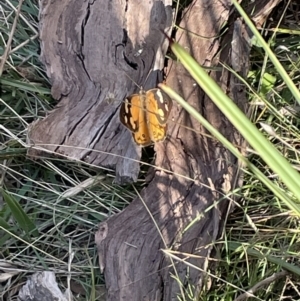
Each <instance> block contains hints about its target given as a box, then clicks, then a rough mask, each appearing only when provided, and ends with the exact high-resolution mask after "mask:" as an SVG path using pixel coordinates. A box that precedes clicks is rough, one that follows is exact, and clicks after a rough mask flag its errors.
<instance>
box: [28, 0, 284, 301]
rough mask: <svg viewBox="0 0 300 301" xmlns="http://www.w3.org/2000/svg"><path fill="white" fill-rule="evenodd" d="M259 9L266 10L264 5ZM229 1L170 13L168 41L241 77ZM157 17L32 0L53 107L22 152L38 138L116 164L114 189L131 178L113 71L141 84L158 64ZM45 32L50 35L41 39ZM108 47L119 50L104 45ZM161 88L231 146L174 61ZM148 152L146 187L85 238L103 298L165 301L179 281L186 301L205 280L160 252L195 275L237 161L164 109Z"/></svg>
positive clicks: (115, 5)
mask: <svg viewBox="0 0 300 301" xmlns="http://www.w3.org/2000/svg"><path fill="white" fill-rule="evenodd" d="M100 2H101V3H100ZM146 2H147V3H146ZM261 2H264V3H265V8H266V5H267V3H268V2H267V1H260V3H261ZM276 2H278V1H275V0H273V1H269V3H272V4H274V3H276ZM230 4H231V1H230V0H225V1H224V0H222V1H221V0H216V1H211V0H195V1H193V2H192V3H191V4H190V6H189V7H188V8H187V9H186V10H185V11H184V12H183V14H182V18H181V24H180V26H181V27H182V28H183V29H182V30H178V32H177V35H176V40H177V41H178V42H179V43H180V44H181V45H183V46H184V47H185V48H186V49H188V50H189V51H190V53H191V54H192V55H193V56H194V57H195V58H196V60H197V61H198V62H199V63H200V64H202V65H204V66H206V67H216V66H218V63H219V61H221V62H222V63H226V64H228V65H230V66H232V67H233V68H234V69H235V70H236V71H237V72H238V73H239V74H240V75H241V76H245V74H246V73H247V68H248V55H249V49H250V47H249V44H248V39H249V37H248V33H247V30H246V29H245V26H244V25H243V23H242V22H241V20H240V19H239V18H237V17H235V16H234V15H233V14H231V15H230V14H229V12H230V9H231V6H230ZM266 9H267V8H266ZM54 11H55V14H54V13H53V12H54ZM260 11H264V10H263V9H260ZM70 13H71V15H70ZM50 16H51V18H50ZM56 16H57V17H56ZM168 16H170V10H168V8H166V9H165V7H164V5H162V2H161V1H144V0H141V1H116V0H115V1H107V2H106V1H94V2H93V4H88V3H87V2H84V3H80V4H79V1H75V0H73V1H52V2H51V3H50V2H47V1H42V14H41V17H42V27H41V39H42V46H43V58H44V62H45V64H46V66H47V67H48V73H49V76H50V78H51V79H52V82H53V88H52V89H53V95H54V96H55V97H57V98H61V101H60V103H59V106H58V108H57V109H56V110H55V111H54V112H52V113H51V114H50V115H49V116H48V117H47V118H45V119H44V120H43V121H39V122H38V123H36V124H35V125H33V126H32V128H31V132H30V135H29V138H30V139H31V141H33V142H34V143H35V149H34V150H32V151H31V153H30V154H31V155H37V154H38V152H37V150H36V147H37V146H38V145H39V144H42V145H44V144H46V141H47V144H49V143H50V144H51V145H50V146H47V149H48V150H50V151H54V152H59V153H63V154H65V155H67V156H69V157H72V158H76V159H84V160H86V161H88V162H90V163H94V164H96V165H102V166H110V167H114V168H116V173H117V176H118V180H119V181H130V180H134V179H135V178H136V176H137V172H138V165H137V164H136V163H135V162H134V161H131V160H128V159H126V160H123V159H122V157H120V156H125V157H128V158H131V159H134V160H136V159H139V156H140V151H139V149H138V148H137V147H136V146H134V145H133V142H132V140H131V137H130V135H131V134H130V133H129V132H128V131H127V130H126V129H123V127H121V125H120V124H119V121H118V107H119V105H120V102H121V101H122V99H123V98H124V97H125V96H126V95H128V94H130V93H131V92H133V91H135V90H136V89H137V88H136V87H135V86H134V84H133V83H132V81H131V80H129V79H128V78H127V77H126V75H125V74H124V73H125V72H126V73H127V74H129V75H130V76H131V77H132V78H134V79H135V80H137V82H138V83H139V84H143V82H144V79H145V78H146V77H147V74H148V70H149V69H150V68H151V67H152V66H153V65H154V66H162V65H161V63H162V57H161V53H162V51H158V49H159V46H160V45H161V44H162V40H163V37H162V35H161V33H160V31H159V29H164V28H166V27H168V25H169V24H170V23H169V21H170V20H171V19H170V18H169V17H168ZM229 16H230V17H229ZM145 20H146V25H145ZM226 21H228V22H229V30H228V31H227V34H226V35H224V36H223V37H222V38H221V37H220V28H221V27H222V25H223V24H224V23H225V22H226ZM260 21H261V19H260ZM50 26H52V27H53V28H55V30H54V31H53V29H52V32H53V33H54V34H53V33H52V35H51V34H50V32H49V31H48V29H47V28H48V27H50ZM125 32H126V33H128V36H127V42H126V43H125V41H124V38H125V36H126V35H125V34H124V33H125ZM122 40H123V41H122ZM53 41H54V42H53ZM120 43H121V44H122V43H123V46H122V45H120V46H118V47H116V46H117V45H118V44H120ZM97 45H98V46H97ZM220 49H222V51H221V52H220ZM139 50H143V51H142V52H140V51H139ZM155 54H158V55H157V56H156V59H154V56H155ZM50 67H51V68H50ZM219 67H220V65H219ZM220 69H222V68H220ZM211 70H213V69H211ZM209 74H210V76H211V77H213V78H214V79H215V80H216V81H217V82H218V83H219V84H220V85H221V86H222V88H223V89H224V91H226V92H228V94H229V95H230V96H231V97H232V98H233V100H234V101H235V102H236V103H237V104H238V105H239V107H240V108H241V109H242V110H244V111H245V109H246V98H245V90H244V87H243V86H242V85H241V83H240V82H238V81H237V80H236V79H235V78H234V77H233V76H232V75H231V74H230V73H229V72H228V71H227V70H222V71H218V72H217V71H210V72H209ZM156 76H157V73H153V74H152V75H151V76H150V80H149V81H147V85H146V88H149V87H151V86H153V84H154V82H155V80H156ZM167 83H168V84H169V85H170V86H171V87H172V88H173V89H174V90H176V91H177V92H178V93H179V94H181V95H182V96H183V97H184V98H185V99H186V100H187V101H188V102H189V103H190V104H191V105H193V106H194V107H195V108H196V109H197V110H198V111H199V112H200V113H201V114H202V115H203V116H204V117H205V118H206V119H207V120H209V121H210V123H211V124H213V125H214V126H215V127H216V128H217V129H218V130H219V131H220V132H221V133H223V135H225V136H226V137H227V138H228V139H229V140H230V141H231V142H232V143H234V144H235V145H237V146H241V145H242V144H243V140H242V138H241V137H240V135H239V134H238V133H237V131H236V130H235V129H234V128H233V127H232V125H231V124H230V123H229V122H228V120H227V119H226V118H225V117H224V116H223V115H222V114H221V112H220V111H219V110H218V108H216V106H215V105H214V104H213V103H212V102H211V101H210V99H209V98H208V97H207V96H206V95H205V94H204V93H203V91H202V90H201V89H200V88H199V86H198V85H196V84H195V82H194V80H193V79H192V78H191V77H190V76H189V74H188V73H187V72H186V71H185V70H184V68H183V67H182V66H181V65H180V63H175V62H174V63H173V64H172V66H171V67H170V70H169V72H168V78H167ZM112 95H114V96H112ZM108 100H109V101H108ZM113 100H115V101H113ZM58 131H60V132H59V133H58ZM44 135H45V136H44ZM47 139H48V140H47ZM44 146H45V145H44ZM70 146H77V147H76V148H75V147H73V148H72V149H71V148H70ZM78 146H80V147H78ZM91 149H92V150H93V151H91ZM155 150H156V152H157V156H156V161H155V166H157V168H156V169H154V168H153V169H152V170H151V172H150V176H149V184H148V187H147V188H145V189H143V190H142V192H141V196H140V198H137V199H136V200H134V201H133V202H132V203H131V204H130V205H129V206H128V207H127V208H126V209H125V210H124V211H123V212H122V213H120V214H118V215H116V216H113V217H111V218H110V219H108V220H107V221H106V222H105V223H102V224H101V225H99V231H98V232H97V233H96V242H97V246H98V253H99V261H100V267H101V269H102V270H104V274H105V280H106V286H107V290H108V292H107V300H111V301H115V300H133V301H134V300H136V301H140V300H151V301H152V300H157V301H158V300H164V301H168V300H177V295H178V294H180V293H181V292H180V291H181V289H184V288H185V287H186V286H187V285H189V284H194V285H195V287H196V288H197V289H196V292H195V294H197V292H198V291H199V290H200V289H201V287H202V283H203V277H204V275H205V273H201V272H200V271H199V270H196V269H192V268H189V267H188V266H187V264H185V263H182V262H181V261H179V260H173V261H171V260H170V256H166V255H165V254H164V252H163V251H162V250H166V249H172V250H175V251H179V252H183V253H185V254H188V253H191V254H195V255H198V257H191V258H189V257H187V256H184V255H178V254H177V256H179V257H181V258H182V259H185V261H187V262H189V263H190V264H194V265H196V266H198V267H199V268H200V269H202V270H204V271H205V269H206V267H207V263H208V257H209V255H210V253H211V251H212V242H213V241H214V240H215V239H216V238H217V237H218V233H219V230H220V228H221V226H222V217H223V216H224V213H225V212H226V211H227V210H228V200H227V199H226V198H224V194H226V193H227V192H228V191H230V190H232V189H234V188H235V187H236V185H237V184H238V181H236V179H238V175H237V173H238V162H237V160H236V159H235V158H234V157H233V156H232V155H231V154H230V153H229V152H228V151H227V150H226V149H225V148H224V147H223V146H222V145H221V144H220V143H219V142H217V141H216V140H215V139H213V138H211V137H210V136H209V135H208V133H207V132H206V130H205V129H204V128H203V127H202V126H201V125H199V124H198V122H196V121H195V120H194V119H193V118H192V117H190V116H189V115H188V114H187V113H186V112H185V111H183V110H182V109H181V108H180V107H179V106H178V105H176V104H175V103H174V105H173V109H172V116H171V118H170V122H169V137H168V138H167V139H166V141H165V142H164V143H159V144H157V145H156V146H155ZM96 151H97V152H96ZM103 151H104V152H106V153H103ZM107 152H108V153H109V154H108V153H107ZM164 170H167V171H168V172H165V171H164ZM141 199H142V200H143V202H142V201H141ZM145 207H147V210H146V208H145ZM195 220H197V222H195ZM158 230H159V231H158ZM159 232H160V233H159ZM183 253H182V254H183ZM171 275H175V277H178V278H179V279H177V280H176V279H175V278H174V277H171ZM179 283H181V284H182V287H179Z"/></svg>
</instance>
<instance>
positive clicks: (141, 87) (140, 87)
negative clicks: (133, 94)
mask: <svg viewBox="0 0 300 301" xmlns="http://www.w3.org/2000/svg"><path fill="white" fill-rule="evenodd" d="M152 70H153V68H151V69H150V70H149V72H148V74H147V77H146V79H145V81H144V85H145V83H146V82H147V80H148V78H149V76H150V74H151V72H152ZM125 75H126V76H127V77H128V78H129V79H130V80H131V81H132V82H133V83H134V84H135V85H136V86H137V87H138V88H139V89H140V90H142V89H143V86H139V85H138V84H137V82H136V81H135V80H134V79H133V78H131V77H130V76H129V75H128V74H127V73H125Z"/></svg>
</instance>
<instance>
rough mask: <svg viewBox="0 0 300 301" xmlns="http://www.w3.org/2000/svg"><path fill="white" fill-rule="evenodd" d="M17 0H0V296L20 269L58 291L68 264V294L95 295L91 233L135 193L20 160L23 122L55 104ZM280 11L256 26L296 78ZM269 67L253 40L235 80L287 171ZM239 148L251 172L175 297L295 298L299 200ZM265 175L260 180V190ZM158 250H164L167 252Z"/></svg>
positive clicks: (286, 135)
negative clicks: (197, 286)
mask: <svg viewBox="0 0 300 301" xmlns="http://www.w3.org/2000/svg"><path fill="white" fill-rule="evenodd" d="M17 3H18V2H17V1H8V0H5V1H2V2H1V5H0V6H1V10H0V26H1V30H0V53H1V55H2V54H3V53H4V51H5V49H6V45H7V43H8V41H9V37H11V38H12V44H11V48H10V52H9V54H8V56H7V58H6V60H5V64H4V65H3V66H2V69H1V70H0V74H1V75H2V76H1V77H0V85H1V95H0V143H1V144H0V180H1V182H0V184H1V186H0V187H1V195H2V198H1V196H0V234H1V235H0V271H1V272H0V275H1V277H0V296H1V298H5V299H6V300H12V299H13V296H14V294H15V293H16V291H17V290H18V288H19V287H20V285H22V284H23V283H24V282H25V281H26V277H27V276H29V275H30V274H31V273H32V272H34V271H41V270H52V271H55V273H56V277H57V281H58V283H59V284H60V286H61V288H64V287H67V280H68V279H67V277H66V275H67V273H68V271H70V276H71V280H72V281H71V284H70V285H71V288H72V290H73V291H75V292H77V293H78V297H76V300H95V299H96V297H98V296H100V295H101V294H102V293H103V283H104V281H103V279H102V275H101V274H100V271H99V267H98V261H97V257H96V255H97V254H96V249H95V245H94V233H93V229H95V226H96V225H97V224H98V223H99V222H101V221H103V220H105V219H107V218H108V217H109V216H111V215H113V214H116V213H118V212H120V211H121V210H122V209H124V208H125V207H126V206H127V205H128V204H129V202H130V200H132V199H133V198H134V197H135V193H134V192H131V191H132V189H131V188H130V187H119V186H117V185H115V184H113V176H107V175H104V171H103V172H102V171H101V170H100V169H95V168H91V166H87V165H85V163H82V164H78V163H76V162H72V161H67V160H62V159H57V158H44V159H43V160H38V161H35V160H32V159H30V158H27V157H26V148H27V143H26V129H27V126H28V125H29V124H30V123H31V122H32V121H34V120H36V119H38V118H43V117H44V116H45V114H46V113H47V112H48V111H49V110H51V109H52V108H53V107H54V106H55V104H56V102H55V101H54V100H53V99H52V98H51V94H50V84H49V82H48V79H47V76H46V75H45V72H44V69H43V66H42V64H41V63H40V62H39V59H38V53H39V43H38V40H37V32H38V23H37V20H38V7H37V1H29V0H27V1H25V2H24V3H23V5H22V10H21V13H20V17H19V18H18V19H17V23H16V29H15V30H14V31H13V30H12V27H13V23H14V19H15V14H14V9H13V6H16V5H17ZM286 8H287V12H286V14H285V15H284V18H283V20H281V23H276V26H277V27H274V30H273V32H272V31H267V30H264V31H263V32H264V33H265V39H266V41H267V42H268V43H269V45H270V46H271V50H272V52H273V53H275V54H276V57H277V58H278V59H279V61H280V63H281V64H282V66H283V68H284V70H285V71H286V72H287V75H288V77H289V79H290V80H291V82H293V83H296V85H297V83H299V76H300V72H299V65H300V57H299V55H298V53H299V41H300V31H299V30H296V29H295V25H296V26H297V24H296V23H295V22H294V20H295V17H294V14H292V11H291V9H292V6H291V5H290V6H287V7H286ZM298 16H300V14H299V13H298ZM298 27H299V26H298ZM287 28H293V30H291V29H290V30H289V29H287ZM275 33H276V34H275ZM281 72H282V70H280V69H278V68H277V69H276V68H275V67H274V64H273V62H271V60H270V56H267V55H266V52H265V50H264V49H263V48H262V46H261V43H257V44H256V46H254V47H253V49H252V53H251V71H250V72H249V76H248V78H247V79H246V83H247V84H248V96H249V102H250V104H251V108H252V114H251V120H252V122H253V124H254V125H255V126H256V128H257V129H258V130H259V131H260V132H261V133H262V134H263V136H264V137H265V138H266V139H267V140H268V141H269V142H270V143H271V144H272V147H275V148H276V149H277V150H278V151H279V153H280V154H282V155H283V156H284V157H285V158H286V159H287V161H288V163H289V167H292V168H293V169H294V170H297V171H299V169H300V164H299V141H300V130H299V124H300V118H299V111H300V110H299V103H298V102H297V101H296V98H295V96H294V95H293V93H294V91H293V89H291V87H290V82H289V83H288V84H287V83H286V82H284V80H283V79H282V78H284V77H282V76H281ZM297 87H298V89H299V85H298V86H297ZM262 141H263V140H262ZM229 147H230V146H229ZM248 153H249V156H248V158H247V159H248V160H249V161H250V163H249V164H251V165H248V166H254V167H255V168H256V169H258V172H259V174H256V173H255V172H253V169H251V168H248V169H247V168H246V169H245V171H244V172H245V174H244V184H243V186H242V187H240V188H238V189H237V190H236V191H234V194H235V195H237V196H240V197H241V199H240V201H239V202H238V203H237V204H236V206H235V211H234V212H233V213H231V214H230V216H228V217H227V223H226V228H225V229H224V232H223V235H222V237H221V238H220V240H219V241H217V242H215V245H216V248H215V259H211V260H210V262H211V265H210V270H209V271H208V272H209V273H208V276H207V279H206V280H207V282H206V289H205V290H204V291H203V292H201V295H200V296H195V295H193V294H194V293H193V291H194V288H193V287H192V286H191V287H188V288H186V296H185V297H184V296H181V298H182V299H183V300H245V298H243V299H238V298H239V297H240V298H242V297H244V296H245V295H242V294H245V292H246V291H248V294H250V296H251V298H250V299H248V300H299V299H300V292H299V287H300V286H299V275H300V272H299V258H300V254H299V249H300V248H299V247H300V240H299V237H300V236H299V232H300V230H299V217H298V215H297V210H296V208H297V206H299V199H297V198H296V197H295V194H294V193H293V192H292V189H290V188H287V187H289V185H288V184H289V183H285V181H287V179H288V178H287V177H288V175H283V176H279V175H280V173H278V170H277V169H276V172H274V171H273V169H272V166H271V164H266V163H265V161H263V160H262V159H261V155H260V152H259V150H258V149H255V150H254V149H252V148H250V147H249V149H248ZM105 174H106V173H105ZM258 175H259V176H260V178H259V177H258ZM262 179H264V181H265V182H262ZM294 179H295V177H294ZM269 182H270V183H271V184H272V186H270V187H269V186H266V185H267V184H268V183H269ZM295 185H297V182H296V183H295ZM82 186H84V188H82ZM274 187H275V188H274ZM272 188H274V189H276V190H275V192H274V191H272ZM276 191H277V192H278V194H276ZM285 199H288V200H290V201H291V202H292V204H293V205H295V208H294V207H291V206H289V203H286V202H285V201H284V200H285ZM166 254H167V256H172V257H173V258H176V253H172V252H170V251H168V252H167V251H166ZM191 268H196V269H197V268H198V267H191ZM250 289H252V291H250Z"/></svg>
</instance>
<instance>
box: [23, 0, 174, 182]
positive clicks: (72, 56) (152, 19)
mask: <svg viewBox="0 0 300 301" xmlns="http://www.w3.org/2000/svg"><path fill="white" fill-rule="evenodd" d="M168 1H169V0H165V1H154V0H152V1H144V0H135V1H125V0H124V1H118V0H112V1H92V2H91V1H83V2H82V1H77V0H64V1H61V0H55V1H46V0H44V1H40V39H41V50H42V51H41V59H42V61H43V62H44V64H45V66H46V68H47V74H48V76H49V78H50V80H51V82H52V95H53V97H54V98H56V99H58V100H59V104H58V105H57V106H56V108H55V109H54V110H53V111H52V112H50V113H49V115H48V116H47V117H46V118H45V119H43V120H40V121H38V122H35V123H33V124H32V126H31V128H30V129H29V135H28V138H29V139H28V140H29V142H30V143H31V145H32V148H30V149H29V151H28V155H30V156H39V155H40V154H41V150H42V149H45V150H47V151H48V152H49V151H50V152H53V153H57V154H62V155H64V156H67V157H69V158H72V159H77V160H84V161H86V162H88V163H91V164H94V165H96V166H104V167H109V168H113V169H115V170H116V181H117V182H132V181H135V180H136V179H137V175H138V172H139V163H138V161H137V160H139V158H140V148H139V147H137V146H135V145H134V144H133V143H132V140H131V134H130V133H129V132H128V131H127V130H126V129H125V128H124V127H123V126H122V125H120V123H119V114H118V109H119V106H120V103H121V101H123V99H124V98H125V97H126V96H127V95H129V94H131V93H133V92H135V91H137V90H138V87H136V85H135V84H134V83H133V82H132V80H131V79H129V78H128V76H130V77H131V78H132V79H133V80H135V81H136V82H137V83H138V84H139V85H144V88H146V89H147V88H152V87H155V86H156V84H157V76H158V71H157V70H161V69H162V68H163V65H164V55H165V52H166V46H167V45H166V44H165V43H164V39H165V37H164V35H163V34H162V31H164V30H167V29H168V28H170V25H171V21H172V11H171V7H170V6H168ZM151 68H153V70H154V72H152V74H151V75H150V76H149V77H148V80H147V82H146V83H145V78H146V77H147V75H148V73H149V71H150V69H151ZM127 75H128V76H127Z"/></svg>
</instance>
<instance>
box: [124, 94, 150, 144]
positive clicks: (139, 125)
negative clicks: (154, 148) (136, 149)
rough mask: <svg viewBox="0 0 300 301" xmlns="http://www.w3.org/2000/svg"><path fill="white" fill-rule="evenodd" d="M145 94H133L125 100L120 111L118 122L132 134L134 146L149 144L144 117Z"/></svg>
mask: <svg viewBox="0 0 300 301" xmlns="http://www.w3.org/2000/svg"><path fill="white" fill-rule="evenodd" d="M145 97H146V96H145V93H144V92H143V91H142V92H141V93H140V94H133V95H131V96H129V97H127V98H126V99H125V101H124V102H123V103H122V105H121V109H120V121H121V123H122V124H123V125H125V126H126V127H127V128H128V129H129V130H130V131H131V132H133V133H132V136H133V139H134V141H135V142H136V144H138V145H141V146H147V145H150V144H151V139H150V135H149V131H148V126H147V120H146V116H145V108H144V103H145Z"/></svg>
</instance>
